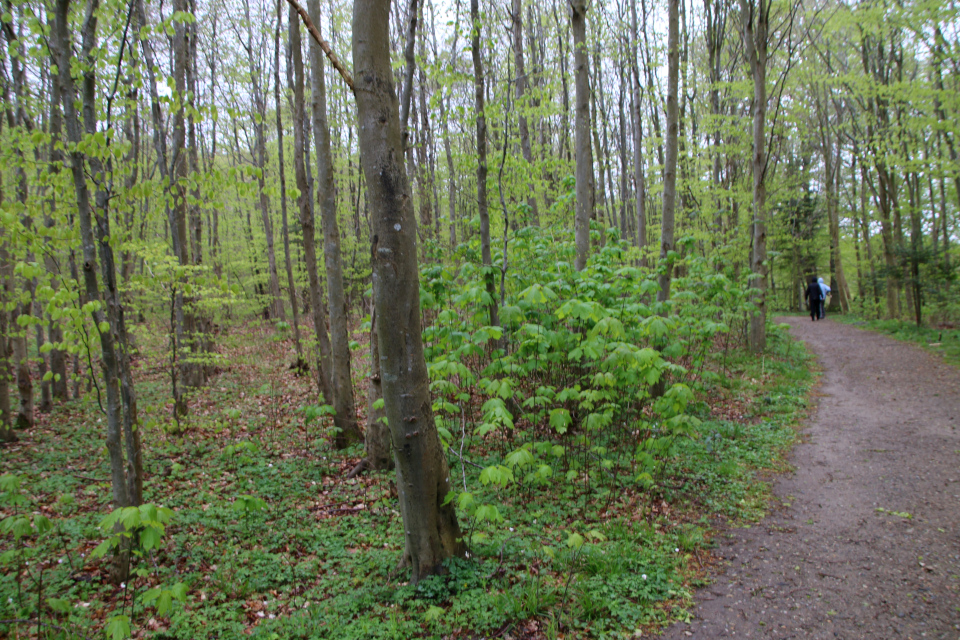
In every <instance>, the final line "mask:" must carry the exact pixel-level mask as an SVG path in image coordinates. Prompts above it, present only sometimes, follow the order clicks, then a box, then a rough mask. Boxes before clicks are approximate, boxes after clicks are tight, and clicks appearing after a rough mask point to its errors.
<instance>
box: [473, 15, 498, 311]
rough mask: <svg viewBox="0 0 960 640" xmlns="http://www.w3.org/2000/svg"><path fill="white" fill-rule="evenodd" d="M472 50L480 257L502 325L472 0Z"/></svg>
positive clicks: (477, 26)
mask: <svg viewBox="0 0 960 640" xmlns="http://www.w3.org/2000/svg"><path fill="white" fill-rule="evenodd" d="M470 24H471V25H472V26H471V29H470V51H471V53H472V55H473V88H474V105H475V109H476V111H477V210H478V213H479V215H480V256H481V259H482V260H483V267H484V276H483V279H484V281H485V282H486V285H487V293H488V294H489V295H490V307H489V308H490V325H491V326H494V327H499V326H500V317H499V313H498V310H497V291H496V284H495V282H494V277H493V256H492V254H491V251H490V212H489V210H488V207H487V115H486V113H485V107H484V89H485V81H484V77H483V53H482V51H481V50H480V35H481V31H482V28H483V25H482V23H481V22H480V2H479V0H470Z"/></svg>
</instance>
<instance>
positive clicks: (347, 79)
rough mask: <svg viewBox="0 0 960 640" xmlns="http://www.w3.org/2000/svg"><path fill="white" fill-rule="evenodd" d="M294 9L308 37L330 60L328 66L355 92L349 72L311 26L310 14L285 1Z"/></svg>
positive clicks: (297, 3) (294, 0)
mask: <svg viewBox="0 0 960 640" xmlns="http://www.w3.org/2000/svg"><path fill="white" fill-rule="evenodd" d="M287 2H289V3H290V6H292V7H293V8H294V9H296V10H297V13H299V14H300V19H301V20H303V24H304V26H306V27H307V31H309V32H310V37H311V38H313V39H314V40H315V41H316V43H317V44H318V45H320V48H321V49H323V53H324V54H326V56H327V59H328V60H330V64H332V65H333V68H334V69H336V70H337V71H338V72H339V73H340V77H342V78H343V81H344V82H346V83H347V86H348V87H350V91H353V92H355V91H356V89H354V88H353V76H351V75H350V72H349V71H347V69H346V67H344V66H343V63H342V62H340V58H338V57H337V54H336V53H334V52H333V49H332V48H331V47H330V43H329V42H327V41H326V40H324V39H323V38H322V37H320V30H319V29H317V27H316V26H314V24H313V20H311V19H310V14H309V13H307V10H306V9H304V8H303V6H302V5H301V4H300V3H299V2H297V0H287Z"/></svg>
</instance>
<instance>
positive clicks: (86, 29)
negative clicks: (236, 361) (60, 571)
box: [51, 0, 143, 579]
mask: <svg viewBox="0 0 960 640" xmlns="http://www.w3.org/2000/svg"><path fill="white" fill-rule="evenodd" d="M69 6H70V0H58V2H57V8H56V12H57V13H56V24H55V25H54V29H53V37H52V38H51V42H52V44H53V48H54V50H55V53H56V60H57V66H58V68H59V74H60V85H61V90H62V100H63V111H64V117H65V125H66V133H67V140H68V141H69V142H70V144H71V148H72V150H71V152H70V161H71V162H70V164H71V170H72V173H73V183H74V190H75V191H76V199H77V215H78V218H79V221H80V240H81V243H82V246H83V279H84V285H85V290H86V295H87V298H88V299H89V300H98V299H100V297H101V296H100V289H99V285H98V283H97V274H96V271H95V265H96V261H97V247H96V246H95V245H94V232H93V220H92V214H93V212H94V207H93V206H92V203H91V202H90V193H89V190H88V185H87V179H86V175H87V174H86V171H85V167H84V165H85V164H89V165H90V167H89V170H90V172H91V173H92V174H93V175H97V174H98V173H103V172H104V168H103V167H102V166H101V162H100V160H99V159H98V158H97V157H95V156H93V157H89V158H86V157H85V156H84V154H83V152H82V151H80V150H79V149H78V147H77V146H75V145H79V144H80V142H81V141H82V139H83V136H84V134H86V135H93V134H94V133H95V132H96V130H97V121H96V96H95V93H94V92H95V91H96V78H95V75H94V74H95V69H96V65H94V64H93V57H94V56H93V51H94V50H96V48H97V42H96V32H97V19H96V16H97V13H98V10H99V3H98V2H97V0H91V1H90V2H88V4H87V16H86V19H85V20H84V21H83V25H84V26H83V34H82V35H83V46H82V55H83V58H84V62H85V64H86V66H85V69H86V71H85V73H84V76H83V85H82V86H83V95H82V98H83V102H82V105H83V109H82V111H83V116H84V126H83V128H81V125H80V121H79V118H78V117H77V110H76V107H75V106H74V105H75V104H76V102H77V97H78V96H77V89H76V86H75V84H74V80H73V77H72V75H71V73H70V69H71V59H72V57H73V55H72V53H73V52H72V44H71V43H70V39H69V35H68V30H69V23H68V12H69ZM108 203H109V194H108V193H107V192H106V191H104V190H103V189H102V188H100V189H98V190H97V192H96V212H97V216H96V223H97V235H98V236H99V254H100V269H101V274H102V276H103V279H104V285H105V295H104V296H103V297H104V302H105V305H104V306H105V308H106V320H107V321H108V324H109V329H108V330H106V331H98V332H97V333H98V334H99V336H100V346H101V362H102V364H103V374H104V387H105V389H106V397H107V407H106V413H107V451H108V452H109V455H110V469H111V480H112V482H111V484H112V487H113V502H114V506H115V507H126V506H136V505H139V504H140V502H141V500H142V495H143V493H142V492H143V461H142V457H141V451H140V437H139V429H138V428H137V422H138V418H137V404H136V395H135V393H134V389H133V381H132V377H131V376H130V368H129V355H128V353H127V336H126V328H125V325H124V320H123V307H122V306H121V304H120V298H119V295H118V291H117V288H116V267H115V264H114V258H113V249H112V247H111V246H110V227H109V218H108V217H107V216H108V208H107V205H108ZM92 315H93V320H94V324H95V326H97V327H100V326H101V324H102V323H104V314H103V312H102V311H99V310H98V311H94V312H93V313H92ZM124 453H126V460H124ZM118 568H119V571H118V572H117V574H116V575H115V577H116V578H119V579H125V577H126V575H125V574H126V567H125V566H123V565H120V566H119V567H118Z"/></svg>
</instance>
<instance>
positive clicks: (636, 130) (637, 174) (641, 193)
mask: <svg viewBox="0 0 960 640" xmlns="http://www.w3.org/2000/svg"><path fill="white" fill-rule="evenodd" d="M630 45H631V50H630V77H631V82H632V85H631V86H632V87H633V100H632V101H631V105H632V109H633V181H634V184H635V188H636V209H637V246H638V247H639V248H640V264H641V265H643V266H646V261H647V259H646V255H645V250H646V247H647V211H646V209H647V202H646V200H647V185H646V179H645V177H644V175H643V121H642V120H641V118H640V114H641V113H642V106H643V93H642V91H641V87H640V68H639V65H638V64H637V55H638V48H639V31H638V25H637V0H630Z"/></svg>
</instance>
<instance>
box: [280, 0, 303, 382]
mask: <svg viewBox="0 0 960 640" xmlns="http://www.w3.org/2000/svg"><path fill="white" fill-rule="evenodd" d="M282 6H283V2H282V0H277V28H276V31H274V34H273V101H274V104H276V112H277V113H276V117H277V173H278V174H279V176H280V225H281V233H282V234H283V264H284V267H285V268H286V271H287V297H288V298H289V299H290V310H291V313H293V343H294V347H295V348H296V350H297V364H298V365H299V364H300V360H302V359H303V346H302V345H301V344H300V304H299V302H298V301H297V287H296V284H295V282H294V279H293V264H292V262H291V261H290V227H289V225H288V224H287V169H286V165H285V164H284V160H283V107H282V105H281V103H280V28H281V26H282V23H283V20H282V17H283V12H282V11H281V7H282Z"/></svg>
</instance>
